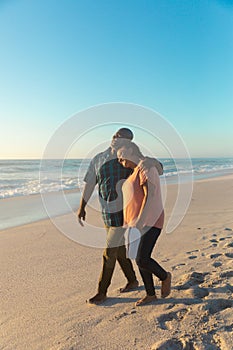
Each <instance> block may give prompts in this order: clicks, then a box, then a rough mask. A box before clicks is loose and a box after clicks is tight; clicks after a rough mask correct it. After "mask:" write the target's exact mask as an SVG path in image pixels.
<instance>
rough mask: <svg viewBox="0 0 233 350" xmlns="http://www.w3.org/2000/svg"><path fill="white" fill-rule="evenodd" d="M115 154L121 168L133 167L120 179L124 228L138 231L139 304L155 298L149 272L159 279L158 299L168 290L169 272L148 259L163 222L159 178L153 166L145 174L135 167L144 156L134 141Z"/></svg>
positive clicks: (169, 283)
mask: <svg viewBox="0 0 233 350" xmlns="http://www.w3.org/2000/svg"><path fill="white" fill-rule="evenodd" d="M117 157H118V161H119V162H120V163H121V164H122V165H123V166H124V167H126V168H131V169H132V170H133V173H132V175H130V176H129V177H128V179H127V180H126V181H125V182H124V184H123V187H122V192H123V199H124V224H125V225H126V226H128V227H136V228H138V229H139V230H140V232H141V239H140V243H139V247H138V252H137V258H136V263H137V265H138V267H139V271H140V274H141V276H142V280H143V282H144V285H145V289H146V296H145V297H143V298H142V299H140V300H138V301H137V302H136V306H141V305H143V304H147V303H149V302H151V301H154V300H156V299H157V297H156V294H155V288H154V282H153V274H154V275H155V276H157V277H158V278H159V279H160V280H161V281H162V286H161V297H162V298H165V297H167V296H168V295H169V294H170V291H171V273H170V272H166V271H165V270H164V269H163V268H162V267H161V266H160V265H159V264H158V263H157V262H156V261H155V260H154V259H152V258H151V253H152V250H153V248H154V246H155V243H156V241H157V239H158V237H159V235H160V233H161V230H162V227H163V223H164V211H163V204H162V197H161V189H160V180H159V175H158V171H157V169H156V168H155V167H151V169H150V170H149V171H148V172H147V174H145V172H143V170H141V168H140V167H139V166H138V164H139V163H140V161H141V159H143V158H144V156H143V155H142V153H141V151H140V149H139V148H138V146H137V145H136V144H135V143H133V142H131V141H129V142H126V143H125V144H124V146H123V147H122V148H120V149H119V151H118V152H117Z"/></svg>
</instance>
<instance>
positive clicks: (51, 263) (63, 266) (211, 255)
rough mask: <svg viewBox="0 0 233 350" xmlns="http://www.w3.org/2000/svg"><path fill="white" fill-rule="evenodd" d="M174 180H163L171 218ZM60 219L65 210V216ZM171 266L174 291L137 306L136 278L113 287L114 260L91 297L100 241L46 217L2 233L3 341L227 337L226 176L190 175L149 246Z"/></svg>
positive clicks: (226, 340)
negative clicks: (93, 301)
mask: <svg viewBox="0 0 233 350" xmlns="http://www.w3.org/2000/svg"><path fill="white" fill-rule="evenodd" d="M176 191H177V188H176V186H175V185H169V189H168V201H167V204H166V217H167V219H166V220H168V218H169V215H170V213H171V209H172V205H173V204H174V198H175V194H176ZM64 220H66V217H64ZM153 255H154V257H156V259H157V260H158V261H159V262H160V263H161V264H162V265H163V266H164V267H165V268H166V269H167V270H169V271H171V273H172V277H173V280H172V292H171V295H170V296H169V297H167V298H166V299H161V298H160V282H159V281H158V280H157V279H156V278H155V282H156V293H157V296H158V300H157V302H156V303H154V304H150V305H146V306H143V307H135V305H134V304H135V302H136V301H137V300H138V299H139V298H140V297H142V296H143V295H144V288H143V285H142V281H141V279H140V276H139V272H138V270H137V266H136V264H135V262H134V266H135V270H136V272H137V277H138V279H139V281H140V286H139V288H138V289H136V290H135V291H131V292H129V293H127V294H120V293H119V291H118V288H119V287H122V286H123V285H124V284H125V279H124V277H123V274H122V272H121V271H120V269H119V267H118V266H117V267H116V270H115V273H114V277H113V281H112V284H111V286H110V288H109V293H108V299H107V300H106V302H105V303H104V304H103V305H100V306H90V305H88V304H86V299H88V298H90V297H91V296H93V295H94V294H95V292H96V286H97V281H98V277H99V272H100V269H101V261H102V249H95V248H90V247H85V246H82V245H80V244H77V243H75V242H74V241H72V240H70V239H68V238H67V237H65V236H64V235H63V234H61V233H60V232H59V231H58V229H57V228H56V227H55V226H54V225H53V224H52V222H50V221H49V220H45V221H39V222H36V223H33V224H29V225H25V226H20V227H15V228H11V229H8V230H5V231H1V233H0V263H1V272H0V349H1V350H3V349H4V350H26V349H30V350H71V349H72V350H77V349H78V350H83V349H87V350H99V349H109V350H118V349H125V350H131V349H138V350H139V349H143V350H146V349H148V350H149V349H151V350H152V349H154V350H155V349H160V350H168V349H170V350H178V349H186V350H187V349H194V350H197V349H198V350H201V349H209V350H212V349H213V350H214V349H221V350H223V349H224V350H231V349H232V344H233V312H232V310H233V308H232V307H233V294H232V292H233V265H232V263H233V177H232V176H227V177H225V178H217V179H211V180H205V181H199V182H195V184H194V191H193V196H192V201H191V204H190V207H189V210H188V212H187V214H186V216H185V218H184V219H183V221H182V223H181V224H180V225H179V226H178V227H177V229H176V230H175V231H174V232H172V233H171V234H166V233H163V234H162V235H161V237H160V238H159V241H158V244H157V246H156V248H155V250H154V253H153Z"/></svg>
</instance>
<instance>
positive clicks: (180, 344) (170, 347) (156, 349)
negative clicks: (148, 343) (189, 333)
mask: <svg viewBox="0 0 233 350" xmlns="http://www.w3.org/2000/svg"><path fill="white" fill-rule="evenodd" d="M184 349H185V350H195V348H194V346H193V343H192V342H191V341H189V340H185V339H182V338H181V339H179V340H178V339H175V338H174V339H169V340H165V341H164V340H163V341H162V342H160V343H156V344H154V345H153V346H152V347H151V350H184Z"/></svg>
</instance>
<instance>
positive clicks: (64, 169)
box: [0, 158, 233, 229]
mask: <svg viewBox="0 0 233 350" xmlns="http://www.w3.org/2000/svg"><path fill="white" fill-rule="evenodd" d="M160 161H161V162H162V163H163V166H164V175H163V176H161V181H162V182H166V183H168V184H169V183H176V182H177V181H178V175H179V176H180V175H182V181H185V178H186V177H187V179H188V181H190V174H192V176H193V179H194V181H196V180H200V179H206V178H210V177H216V176H222V175H227V174H231V173H233V158H193V159H192V160H191V161H192V168H190V163H189V162H188V161H187V160H185V159H179V160H176V161H174V160H172V159H168V158H166V159H160ZM89 162H90V160H86V159H85V160H83V159H66V160H65V161H61V160H46V161H43V164H42V166H41V161H40V160H0V169H1V171H0V207H1V212H0V229H5V228H8V227H12V226H17V225H21V224H25V223H29V222H33V221H37V220H40V219H43V218H46V217H47V213H46V211H45V209H44V208H43V205H42V202H41V198H40V194H41V193H42V194H44V195H49V196H51V198H52V196H55V195H58V194H59V192H62V191H68V190H76V191H75V192H74V193H73V192H72V193H69V194H68V197H69V203H70V206H71V207H72V208H73V209H74V210H75V209H76V208H77V207H78V204H79V200H80V190H81V189H82V187H83V178H84V175H85V173H86V171H87V168H88V165H89ZM177 165H178V169H177ZM16 199H17V200H16ZM27 203H28V204H27ZM62 213H65V210H64V208H62V206H60V207H59V205H56V206H55V208H54V215H60V214H62Z"/></svg>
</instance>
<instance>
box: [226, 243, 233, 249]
mask: <svg viewBox="0 0 233 350" xmlns="http://www.w3.org/2000/svg"><path fill="white" fill-rule="evenodd" d="M225 247H227V248H233V242H230V243H228V244H226V245H225Z"/></svg>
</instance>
